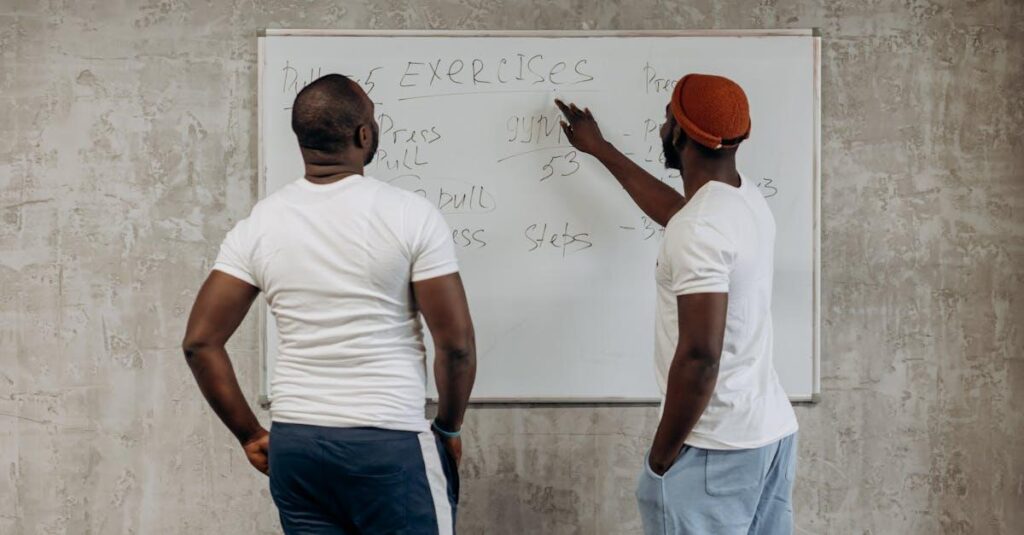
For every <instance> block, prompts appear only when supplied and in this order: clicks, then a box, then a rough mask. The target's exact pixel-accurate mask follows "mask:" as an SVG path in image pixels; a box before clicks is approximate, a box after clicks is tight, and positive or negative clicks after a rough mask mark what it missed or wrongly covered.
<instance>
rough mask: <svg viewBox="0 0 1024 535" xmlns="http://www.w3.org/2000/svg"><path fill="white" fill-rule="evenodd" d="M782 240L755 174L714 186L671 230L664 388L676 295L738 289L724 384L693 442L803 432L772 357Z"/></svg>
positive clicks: (754, 444) (662, 257)
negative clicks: (753, 181)
mask: <svg viewBox="0 0 1024 535" xmlns="http://www.w3.org/2000/svg"><path fill="white" fill-rule="evenodd" d="M774 248H775V220H774V218H773V217H772V214H771V211H769V208H768V204H767V203H766V202H765V200H764V197H762V196H761V194H760V192H759V191H758V189H757V187H755V186H754V185H753V184H751V183H750V181H749V180H747V179H746V178H742V182H741V184H740V187H739V188H736V187H733V186H730V185H728V184H725V183H723V182H715V181H712V182H709V183H707V184H705V185H704V186H702V187H701V188H700V189H699V190H697V192H696V193H694V195H693V198H692V199H690V200H689V201H688V202H687V203H686V205H685V206H684V207H683V208H682V209H681V210H679V212H678V213H676V215H675V216H673V217H672V220H671V221H669V223H668V226H667V227H666V228H665V236H664V240H663V242H662V244H661V252H660V254H659V255H658V267H657V274H656V278H657V283H658V304H657V310H656V315H657V318H656V325H657V326H656V330H657V332H656V334H655V353H656V358H655V365H656V368H657V375H658V384H659V385H660V387H661V391H662V394H664V393H665V390H666V388H667V385H668V373H669V368H670V365H671V363H672V359H673V358H674V357H675V352H676V345H677V344H678V342H679V323H678V322H679V309H678V306H677V302H676V297H677V296H680V295H688V294H698V293H728V294H729V306H728V312H727V316H726V324H725V339H724V342H723V344H722V357H721V361H720V362H719V368H718V382H717V384H716V385H715V390H714V393H713V394H712V396H711V400H710V402H708V406H707V408H706V409H705V410H704V414H702V415H701V417H700V420H699V421H698V422H697V425H696V426H694V428H693V431H691V432H690V435H689V436H688V437H687V438H686V444H688V445H690V446H694V447H698V448H705V449H718V450H733V449H746V448H758V447H761V446H765V445H767V444H771V443H772V442H775V441H776V440H779V439H781V438H783V437H785V436H787V435H790V434H792V433H794V432H796V430H797V421H796V415H795V414H794V413H793V407H792V406H791V405H790V403H789V398H788V397H787V396H786V393H785V391H783V389H782V385H781V384H780V383H779V378H778V376H777V375H776V373H775V367H774V366H773V365H772V310H771V303H772V272H773V263H774ZM684 328H685V326H684ZM662 408H664V401H662Z"/></svg>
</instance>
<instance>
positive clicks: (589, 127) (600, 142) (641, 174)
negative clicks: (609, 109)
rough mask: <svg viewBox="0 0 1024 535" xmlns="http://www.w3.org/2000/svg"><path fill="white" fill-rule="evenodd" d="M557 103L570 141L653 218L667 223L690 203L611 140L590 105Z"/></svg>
mask: <svg viewBox="0 0 1024 535" xmlns="http://www.w3.org/2000/svg"><path fill="white" fill-rule="evenodd" d="M555 105H557V106H558V109H559V110H561V111H562V115H564V116H565V120H564V121H562V130H563V131H564V132H565V135H566V137H567V138H568V139H569V143H572V145H573V146H574V147H576V148H577V149H578V150H580V151H582V152H585V153H587V154H590V155H591V156H593V157H595V158H597V160H598V161H600V162H601V164H602V165H604V166H605V167H606V168H607V169H608V171H609V172H610V173H611V174H612V176H614V177H615V178H616V180H618V181H619V183H620V184H622V187H623V188H625V189H626V192H627V193H629V196H630V197H632V198H633V202H635V203H636V205H637V206H639V207H640V209H641V210H643V212H644V213H645V214H647V217H649V218H651V220H652V221H654V222H655V223H657V224H659V225H661V226H663V227H664V226H665V225H667V224H668V221H669V219H672V216H673V215H675V213H676V212H678V211H679V209H680V208H682V207H683V205H684V204H686V200H685V199H684V198H683V196H682V195H680V194H679V192H677V191H676V190H674V189H672V188H671V187H670V186H669V185H667V184H665V183H664V182H662V181H660V180H658V179H657V178H655V177H654V176H653V175H651V174H650V173H648V172H647V171H645V170H644V169H643V168H642V167H640V166H639V165H637V164H636V163H634V162H633V160H630V159H629V158H628V157H627V156H626V155H625V154H622V153H621V152H619V150H618V149H616V148H615V146H614V145H612V144H611V143H610V142H608V141H607V140H606V139H605V138H604V136H603V135H602V134H601V129H600V128H599V127H598V126H597V121H596V120H595V119H594V114H592V113H591V112H590V109H589V108H584V109H582V110H581V109H579V108H578V107H576V105H575V104H566V103H564V102H562V101H561V100H555Z"/></svg>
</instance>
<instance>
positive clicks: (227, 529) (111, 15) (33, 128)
mask: <svg viewBox="0 0 1024 535" xmlns="http://www.w3.org/2000/svg"><path fill="white" fill-rule="evenodd" d="M265 27H308V28H321V27H325V28H459V29H580V28H590V29H638V28H643V29H651V28H776V27H796V28H806V27H819V28H821V29H822V32H823V35H824V42H825V44H824V51H823V64H824V65H823V71H824V72H823V76H824V82H823V94H824V106H823V107H824V113H823V125H822V129H823V132H822V143H823V157H824V167H823V181H824V193H823V207H824V214H825V218H824V234H823V240H822V241H823V249H824V250H823V260H822V266H823V283H824V294H823V305H822V313H823V333H824V340H823V376H822V386H823V390H824V395H823V401H822V403H821V404H819V405H817V406H814V407H803V408H800V409H799V411H798V414H799V418H800V422H801V424H802V426H803V431H802V439H801V440H802V442H801V447H800V455H801V461H802V465H801V468H800V481H799V484H798V488H797V493H796V502H797V515H798V526H799V528H798V530H797V531H798V533H858V534H869V533H870V534H888V533H906V534H934V533H957V534H959V533H980V534H994V533H1006V534H1009V533H1021V532H1024V446H1022V443H1024V416H1022V414H1024V410H1022V408H1024V351H1022V348H1024V267H1022V266H1024V209H1022V208H1024V176H1022V174H1024V171H1022V164H1024V156H1022V153H1024V146H1022V135H1021V128H1022V127H1024V98H1022V92H1021V91H1022V89H1024V43H1022V35H1024V4H1022V3H1021V2H1019V0H1005V1H1002V2H1000V1H987V0H976V1H958V0H941V1H940V0H935V1H928V0H899V1H887V0H833V1H827V0H802V1H799V2H783V1H776V0H760V1H756V0H744V1H736V2H714V1H712V0H694V1H688V2H660V1H652V0H632V1H626V0H622V1H618V2H611V1H609V2H601V3H598V2H593V3H588V2H584V1H581V0H571V1H570V0H562V1H556V2H550V3H549V2H539V1H537V2H514V1H493V0H461V1H445V0H429V1H426V2H422V3H417V2H407V1H398V0H387V1H379V2H374V1H370V0H363V1H359V2H348V3H344V2H328V1H315V2H298V1H284V2H270V1H259V0H249V1H242V0H235V1H227V0H225V1H216V0H208V1H200V0H137V1H136V0H121V1H113V0H108V1H96V0H93V1H72V0H49V1H35V0H2V1H0V98H2V101H0V134H2V135H0V474H2V475H0V533H4V534H7V533H17V534H20V533H26V534H30V533H31V534H36V533H76V534H78V533H83V534H84V533H94V534H107V533H137V534H154V533H190V534H191V533H215V534H243V533H245V534H249V533H273V532H275V531H277V530H278V524H277V520H276V517H275V512H274V509H273V506H272V503H271V500H270V497H269V495H268V492H267V490H266V481H265V480H264V478H263V476H261V475H259V474H257V473H256V472H255V471H253V470H252V469H250V468H249V467H248V465H247V464H246V462H245V460H244V458H243V456H242V455H241V452H240V450H239V448H238V447H237V446H236V444H235V443H234V442H233V439H232V438H231V437H230V435H229V434H228V433H227V432H226V431H225V430H224V429H223V428H222V427H221V425H220V423H219V422H218V421H217V420H216V419H215V417H214V416H213V415H212V413H211V412H210V411H209V410H208V409H207V408H206V407H205V405H204V403H203V402H202V400H201V398H200V396H199V393H198V391H197V389H196V388H195V386H194V384H193V381H192V378H191V376H190V374H189V372H188V370H187V368H186V366H185V364H184V362H183V360H182V358H181V356H180V352H179V350H178V345H179V341H180V338H181V336H182V333H183V325H184V322H185V319H186V314H187V312H188V308H189V306H190V304H191V299H192V297H193V296H194V294H195V291H196V289H197V287H198V284H199V283H200V281H201V280H202V279H203V277H204V276H205V274H206V272H207V270H208V269H209V267H210V259H211V258H212V256H213V255H214V253H215V250H216V247H217V245H218V243H219V242H220V240H221V239H222V237H223V235H224V233H225V232H226V230H227V229H228V228H229V226H230V225H231V224H232V223H233V222H234V221H235V220H237V219H239V218H241V217H243V216H244V215H245V214H246V213H247V211H248V209H249V207H250V205H251V204H252V203H253V201H254V197H255V191H256V186H255V171H254V170H255V151H256V130H255V126H256V119H255V117H256V115H255V113H256V112H255V87H256V71H255V62H256V48H255V47H256V41H255V34H256V31H257V30H258V29H261V28H265ZM232 347H233V349H234V352H233V356H234V359H235V362H236V365H237V368H238V370H239V373H240V374H241V375H242V380H243V381H244V383H245V384H246V385H248V387H249V391H250V392H254V391H255V385H256V379H255V370H256V364H255V362H256V326H255V323H254V322H252V321H249V322H247V323H246V324H245V325H244V327H243V328H242V330H241V332H240V333H239V335H238V336H237V339H236V340H235V341H234V342H233V343H232ZM655 425H656V410H655V409H650V408H615V407H583V408H567V407H562V408H535V407H520V408H486V409H477V410H474V411H473V412H472V414H471V415H470V417H469V420H468V422H467V426H466V427H467V429H468V436H467V452H466V461H465V465H464V469H463V471H464V479H465V483H464V501H463V509H462V515H461V526H462V528H463V529H462V533H489V534H571V533H579V534H591V533H594V534H598V533H599V534H620V533H636V532H637V530H638V528H639V525H638V520H637V515H636V512H635V507H634V504H633V499H632V489H633V482H634V476H635V474H636V472H637V467H638V466H639V464H638V463H639V462H640V458H641V455H642V452H643V450H644V448H645V446H646V444H647V443H648V440H649V438H650V437H651V435H652V433H653V429H654V427H655Z"/></svg>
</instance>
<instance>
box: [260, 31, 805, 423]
mask: <svg viewBox="0 0 1024 535" xmlns="http://www.w3.org/2000/svg"><path fill="white" fill-rule="evenodd" d="M267 37H541V38H552V39H555V38H566V37H572V38H586V37H666V38H669V37H811V38H812V39H813V41H812V50H813V52H812V54H813V56H814V57H813V60H812V63H813V69H814V73H813V77H812V79H813V82H812V83H813V84H814V88H813V95H814V102H813V107H814V109H813V115H814V132H813V135H814V146H813V147H812V151H813V155H812V163H811V165H812V166H813V172H812V175H813V176H812V178H813V182H814V184H813V191H812V195H813V199H812V204H813V212H814V213H813V215H812V217H813V220H814V229H813V233H814V235H813V236H812V241H813V249H814V251H813V253H812V258H813V260H812V261H813V264H814V265H813V266H812V270H813V279H814V280H813V283H812V305H811V307H812V309H813V312H812V314H813V325H812V332H813V341H812V347H811V351H812V353H813V354H812V356H811V373H812V378H811V384H812V387H811V395H810V396H809V397H808V396H790V398H789V400H790V402H793V403H817V402H818V401H820V400H821V33H820V31H819V30H818V29H817V28H811V29H775V30H600V31H591V30H344V29H342V30H338V29H287V28H268V29H265V30H260V31H259V32H257V38H256V96H257V98H256V129H257V143H258V147H257V158H258V169H257V171H258V172H257V175H258V178H257V181H258V185H257V191H258V195H259V197H258V198H259V199H262V198H263V197H264V196H265V195H266V184H267V182H266V163H265V157H264V154H263V74H264V70H265V69H264V61H266V51H265V46H266V44H265V38H267ZM267 314H269V311H268V310H267V304H266V301H262V300H261V301H260V305H259V314H258V317H259V320H258V321H259V358H260V365H259V381H260V385H259V405H260V407H262V408H264V409H269V408H270V392H269V389H270V384H269V377H270V370H268V369H267V349H268V348H267V347H266V335H267V333H266V324H267V323H266V319H267ZM427 401H428V403H434V402H436V400H435V399H433V398H428V399H427ZM660 402H661V400H660V399H653V398H652V399H650V400H644V399H636V398H611V397H609V398H585V399H580V398H523V399H509V398H474V399H472V400H471V401H470V403H471V404H472V405H563V406H584V405H586V406H591V405H595V404H608V405H616V406H629V405H639V406H648V405H656V404H659V403H660Z"/></svg>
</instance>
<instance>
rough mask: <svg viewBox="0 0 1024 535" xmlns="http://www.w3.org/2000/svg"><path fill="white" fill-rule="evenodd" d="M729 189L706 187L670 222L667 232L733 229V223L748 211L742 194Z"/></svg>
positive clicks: (715, 186) (714, 186)
mask: <svg viewBox="0 0 1024 535" xmlns="http://www.w3.org/2000/svg"><path fill="white" fill-rule="evenodd" d="M727 187H731V186H719V185H714V184H708V185H706V186H704V188H702V189H701V191H699V192H697V194H696V195H694V198H693V200H692V201H690V202H688V203H687V204H686V205H685V206H683V208H682V209H681V210H679V212H677V213H676V215H675V216H673V217H672V219H671V220H669V222H668V225H667V226H666V232H669V231H672V232H693V231H694V230H696V229H701V228H710V229H714V230H717V231H719V232H726V231H727V230H728V229H730V228H731V227H732V221H734V220H735V218H736V217H737V216H738V215H740V214H741V213H742V212H743V211H746V210H747V207H746V203H745V201H744V200H743V197H742V194H740V192H739V191H738V190H736V191H730V190H728V189H726V188H727Z"/></svg>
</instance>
